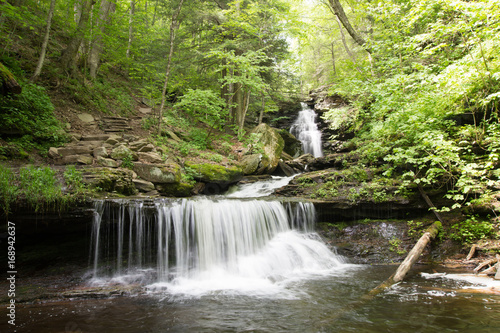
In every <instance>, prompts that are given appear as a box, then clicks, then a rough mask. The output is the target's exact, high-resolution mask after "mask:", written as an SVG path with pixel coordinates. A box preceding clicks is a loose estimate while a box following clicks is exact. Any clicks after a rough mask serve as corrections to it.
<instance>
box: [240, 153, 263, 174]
mask: <svg viewBox="0 0 500 333" xmlns="http://www.w3.org/2000/svg"><path fill="white" fill-rule="evenodd" d="M261 158H262V154H252V155H245V156H243V158H242V159H241V162H240V164H241V165H242V167H243V174H244V175H251V174H254V173H255V172H256V171H257V169H258V168H259V164H260V160H261Z"/></svg>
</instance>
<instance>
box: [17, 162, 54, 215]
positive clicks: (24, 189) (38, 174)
mask: <svg viewBox="0 0 500 333" xmlns="http://www.w3.org/2000/svg"><path fill="white" fill-rule="evenodd" d="M19 193H20V195H22V196H23V197H24V198H25V199H26V201H27V202H28V204H29V205H30V206H31V207H33V209H34V210H35V212H39V211H41V210H43V209H46V208H49V207H53V208H55V207H56V204H58V203H60V202H64V195H63V193H62V188H61V185H60V184H59V182H58V181H57V178H56V174H55V171H54V170H52V169H51V168H49V167H33V166H27V167H24V168H21V169H20V170H19Z"/></svg>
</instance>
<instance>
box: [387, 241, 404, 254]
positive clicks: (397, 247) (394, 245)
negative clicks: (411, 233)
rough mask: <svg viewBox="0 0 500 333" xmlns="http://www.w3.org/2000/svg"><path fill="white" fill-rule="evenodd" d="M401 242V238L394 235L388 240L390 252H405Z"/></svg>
mask: <svg viewBox="0 0 500 333" xmlns="http://www.w3.org/2000/svg"><path fill="white" fill-rule="evenodd" d="M402 243H403V242H402V241H401V239H399V238H396V237H394V238H392V239H391V240H390V241H389V245H390V247H389V250H390V251H391V252H396V253H397V254H399V255H403V254H405V253H406V250H405V249H403V248H402V247H401V245H402Z"/></svg>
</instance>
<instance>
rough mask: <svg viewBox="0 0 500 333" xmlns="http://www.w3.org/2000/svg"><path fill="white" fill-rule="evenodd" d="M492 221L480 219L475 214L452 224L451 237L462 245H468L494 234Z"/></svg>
mask: <svg viewBox="0 0 500 333" xmlns="http://www.w3.org/2000/svg"><path fill="white" fill-rule="evenodd" d="M494 232H495V227H494V225H493V223H491V222H489V221H485V220H481V219H479V218H478V217H476V216H470V217H469V218H468V219H466V220H465V221H462V222H459V223H456V224H454V225H453V226H452V227H451V231H450V237H451V239H453V240H455V241H457V242H460V243H461V244H464V245H470V244H472V243H474V242H476V241H478V240H481V239H483V238H486V237H491V236H493V235H494Z"/></svg>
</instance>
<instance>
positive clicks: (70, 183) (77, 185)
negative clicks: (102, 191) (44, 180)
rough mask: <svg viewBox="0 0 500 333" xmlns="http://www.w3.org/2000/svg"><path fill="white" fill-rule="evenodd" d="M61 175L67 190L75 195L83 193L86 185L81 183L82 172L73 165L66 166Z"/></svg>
mask: <svg viewBox="0 0 500 333" xmlns="http://www.w3.org/2000/svg"><path fill="white" fill-rule="evenodd" d="M63 176H64V180H65V182H66V185H67V187H68V190H69V191H71V192H73V193H75V194H77V195H78V194H83V193H84V191H85V189H86V186H85V184H84V183H83V173H82V172H81V171H80V170H77V169H76V167H75V166H74V165H68V166H66V169H65V170H64V174H63Z"/></svg>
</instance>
